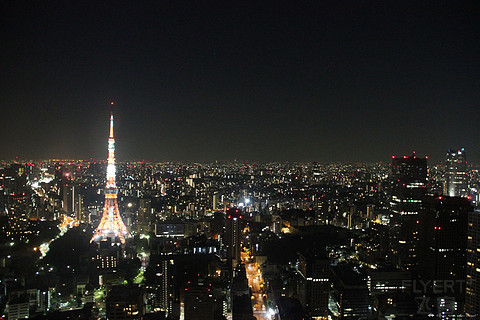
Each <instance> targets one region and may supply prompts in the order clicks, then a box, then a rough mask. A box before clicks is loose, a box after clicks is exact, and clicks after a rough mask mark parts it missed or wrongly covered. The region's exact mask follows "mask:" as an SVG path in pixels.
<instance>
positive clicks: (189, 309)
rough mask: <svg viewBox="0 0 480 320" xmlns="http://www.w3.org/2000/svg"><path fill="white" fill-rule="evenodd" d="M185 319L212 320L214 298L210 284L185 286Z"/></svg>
mask: <svg viewBox="0 0 480 320" xmlns="http://www.w3.org/2000/svg"><path fill="white" fill-rule="evenodd" d="M184 308H185V319H190V320H214V319H215V318H214V315H215V299H214V298H213V291H212V287H211V286H200V285H197V286H189V287H187V288H185V302H184Z"/></svg>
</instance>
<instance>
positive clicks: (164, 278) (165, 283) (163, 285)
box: [146, 256, 177, 316]
mask: <svg viewBox="0 0 480 320" xmlns="http://www.w3.org/2000/svg"><path fill="white" fill-rule="evenodd" d="M146 275H147V276H146V287H147V289H149V290H151V292H152V293H153V297H152V298H153V301H152V307H153V309H154V311H165V312H166V314H167V315H169V316H172V315H173V314H174V313H175V312H174V311H176V310H174V309H175V307H176V303H175V301H176V298H177V294H176V290H175V281H174V280H175V261H174V260H173V259H171V257H168V256H151V260H150V263H149V266H148V267H147V270H146Z"/></svg>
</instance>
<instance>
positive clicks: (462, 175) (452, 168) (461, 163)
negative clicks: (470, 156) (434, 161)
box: [444, 148, 468, 197]
mask: <svg viewBox="0 0 480 320" xmlns="http://www.w3.org/2000/svg"><path fill="white" fill-rule="evenodd" d="M444 194H445V195H447V196H449V197H467V196H468V177H467V155H466V153H465V149H464V148H462V149H458V150H451V149H450V150H448V151H447V156H446V158H445V188H444Z"/></svg>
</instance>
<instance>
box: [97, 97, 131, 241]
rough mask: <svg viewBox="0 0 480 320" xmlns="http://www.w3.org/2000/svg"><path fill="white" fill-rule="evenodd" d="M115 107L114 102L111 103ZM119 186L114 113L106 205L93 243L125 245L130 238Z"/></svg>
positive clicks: (111, 117)
mask: <svg viewBox="0 0 480 320" xmlns="http://www.w3.org/2000/svg"><path fill="white" fill-rule="evenodd" d="M111 104H112V105H113V102H112V103H111ZM117 193H118V191H117V184H116V182H115V138H114V137H113V112H112V113H111V114H110V136H109V137H108V166H107V186H106V187H105V205H104V207H103V216H102V220H101V221H100V223H99V224H98V227H97V229H96V230H95V233H94V234H93V237H92V240H90V242H92V241H95V242H97V241H100V240H102V239H105V238H110V239H111V240H112V243H115V242H118V241H120V242H121V243H122V244H124V243H125V238H126V237H130V234H129V233H128V230H127V228H126V227H125V224H124V223H123V221H122V217H120V212H119V211H118V202H117Z"/></svg>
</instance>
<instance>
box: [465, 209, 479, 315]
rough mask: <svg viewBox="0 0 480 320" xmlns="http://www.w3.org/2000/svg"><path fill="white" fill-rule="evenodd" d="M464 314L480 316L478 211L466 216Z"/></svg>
mask: <svg viewBox="0 0 480 320" xmlns="http://www.w3.org/2000/svg"><path fill="white" fill-rule="evenodd" d="M465 312H466V314H467V316H471V317H472V319H474V317H476V316H478V315H480V211H477V210H475V211H474V212H470V214H469V215H468V233H467V284H466V297H465Z"/></svg>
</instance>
